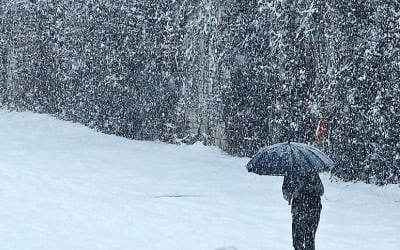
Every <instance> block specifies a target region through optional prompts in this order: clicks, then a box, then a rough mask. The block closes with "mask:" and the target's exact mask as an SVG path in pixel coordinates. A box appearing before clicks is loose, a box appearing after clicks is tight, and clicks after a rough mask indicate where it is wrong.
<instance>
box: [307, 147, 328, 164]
mask: <svg viewBox="0 0 400 250" xmlns="http://www.w3.org/2000/svg"><path fill="white" fill-rule="evenodd" d="M308 151H309V152H310V153H311V154H313V155H314V156H315V157H316V158H317V159H318V160H319V161H321V162H322V166H325V165H327V164H325V161H323V160H322V159H321V157H319V156H318V155H317V154H316V153H315V152H314V151H313V150H312V148H309V149H308Z"/></svg>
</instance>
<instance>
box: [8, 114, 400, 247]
mask: <svg viewBox="0 0 400 250" xmlns="http://www.w3.org/2000/svg"><path fill="white" fill-rule="evenodd" d="M0 159H1V160H0V185H1V186H0V217H1V222H0V249H1V250H13V249H15V250H24V249H29V250H31V249H34V250H47V249H49V250H54V249H57V250H63V249H69V250H72V249H74V250H80V249H85V250H98V249H104V250H112V249H118V250H131V249H135V250H136V249H138V250H180V249H182V250H188V249H190V250H216V249H237V250H258V249H269V250H274V249H276V250H289V249H292V247H291V215H290V207H289V206H288V205H287V203H286V202H285V201H284V200H283V198H282V195H281V184H282V177H268V176H257V175H253V174H249V173H247V171H246V169H245V164H246V162H247V161H248V160H249V159H248V158H237V157H231V156H228V155H226V154H224V153H223V152H221V151H220V150H218V149H216V148H213V147H205V146H202V145H200V144H195V145H192V146H187V145H184V146H176V145H167V144H163V143H154V142H142V141H132V140H127V139H124V138H119V137H116V136H110V135H104V134H101V133H97V132H95V131H92V130H90V129H88V128H86V127H83V126H81V125H79V124H74V123H71V122H65V121H59V120H56V119H54V118H52V117H50V116H47V115H37V114H32V113H9V112H7V111H5V110H0ZM321 177H322V180H323V182H324V185H325V196H324V197H323V211H322V215H321V222H320V226H319V229H318V232H317V239H316V241H317V249H318V250H338V249H339V250H346V249H348V250H368V249H371V250H377V249H385V250H398V249H400V247H399V243H400V219H399V218H400V217H399V216H400V188H399V187H398V186H395V185H392V186H388V187H383V188H382V187H376V186H371V185H366V184H362V183H356V184H354V183H341V182H333V183H332V182H330V181H329V175H322V176H321Z"/></svg>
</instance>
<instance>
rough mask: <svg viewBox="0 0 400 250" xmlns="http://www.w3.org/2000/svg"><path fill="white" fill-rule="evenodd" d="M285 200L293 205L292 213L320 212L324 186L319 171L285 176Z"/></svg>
mask: <svg viewBox="0 0 400 250" xmlns="http://www.w3.org/2000/svg"><path fill="white" fill-rule="evenodd" d="M282 193H283V197H284V198H285V200H287V201H288V202H289V204H290V205H292V214H302V213H312V212H319V211H320V210H321V208H322V205H321V196H322V195H323V194H324V186H323V185H322V182H321V179H320V178H319V175H318V174H317V173H315V174H310V175H306V176H285V177H284V180H283V185H282Z"/></svg>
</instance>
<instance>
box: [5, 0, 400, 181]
mask: <svg viewBox="0 0 400 250" xmlns="http://www.w3.org/2000/svg"><path fill="white" fill-rule="evenodd" d="M0 24H1V25H0V103H1V104H2V105H4V106H7V107H9V108H10V109H13V110H32V111H36V112H41V113H49V114H53V115H55V116H57V117H59V118H62V119H66V120H72V121H76V122H80V123H83V124H86V125H88V126H90V127H92V128H95V129H98V130H99V131H102V132H105V133H112V134H117V135H120V136H125V137H128V138H135V139H145V140H162V141H167V142H181V141H184V142H193V141H197V140H201V141H204V142H206V143H208V144H214V145H218V146H220V147H221V148H223V149H224V150H226V151H227V152H229V153H232V154H235V155H242V156H243V155H246V156H250V155H252V154H253V153H255V152H256V151H257V150H258V149H259V148H260V147H262V146H264V145H268V144H272V143H277V142H280V141H285V140H288V138H289V137H292V138H293V140H297V141H300V142H306V143H313V142H314V138H313V135H314V131H315V129H316V123H317V121H318V119H319V118H320V117H324V118H325V119H326V120H327V125H328V133H327V137H326V139H325V141H324V143H323V144H321V145H318V146H319V147H321V148H322V149H323V150H324V151H326V152H327V153H328V154H329V155H330V156H331V157H332V158H333V160H334V161H335V163H336V165H335V169H334V170H333V173H334V174H335V175H336V176H338V177H340V178H342V179H345V180H362V181H366V182H373V183H379V184H385V183H395V182H399V180H400V177H399V175H400V142H399V139H400V125H399V121H400V97H399V96H400V81H399V76H400V3H399V2H398V1H397V0H324V1H319V0H290V1H280V0H257V1H256V0H254V1H241V0H229V1H228V0H196V1H193V0H154V1H139V0H138V1H127V0H113V1H111V0H90V1H81V0H60V1H55V0H35V1H33V0H31V1H29V0H20V1H13V0H0Z"/></svg>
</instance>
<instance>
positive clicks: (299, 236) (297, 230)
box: [292, 214, 306, 250]
mask: <svg viewBox="0 0 400 250" xmlns="http://www.w3.org/2000/svg"><path fill="white" fill-rule="evenodd" d="M303 218H304V216H303V215H301V214H294V215H292V237H293V247H294V249H295V250H304V249H305V248H304V240H305V232H306V230H305V229H306V228H305V227H304V225H305V224H304V221H303Z"/></svg>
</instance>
